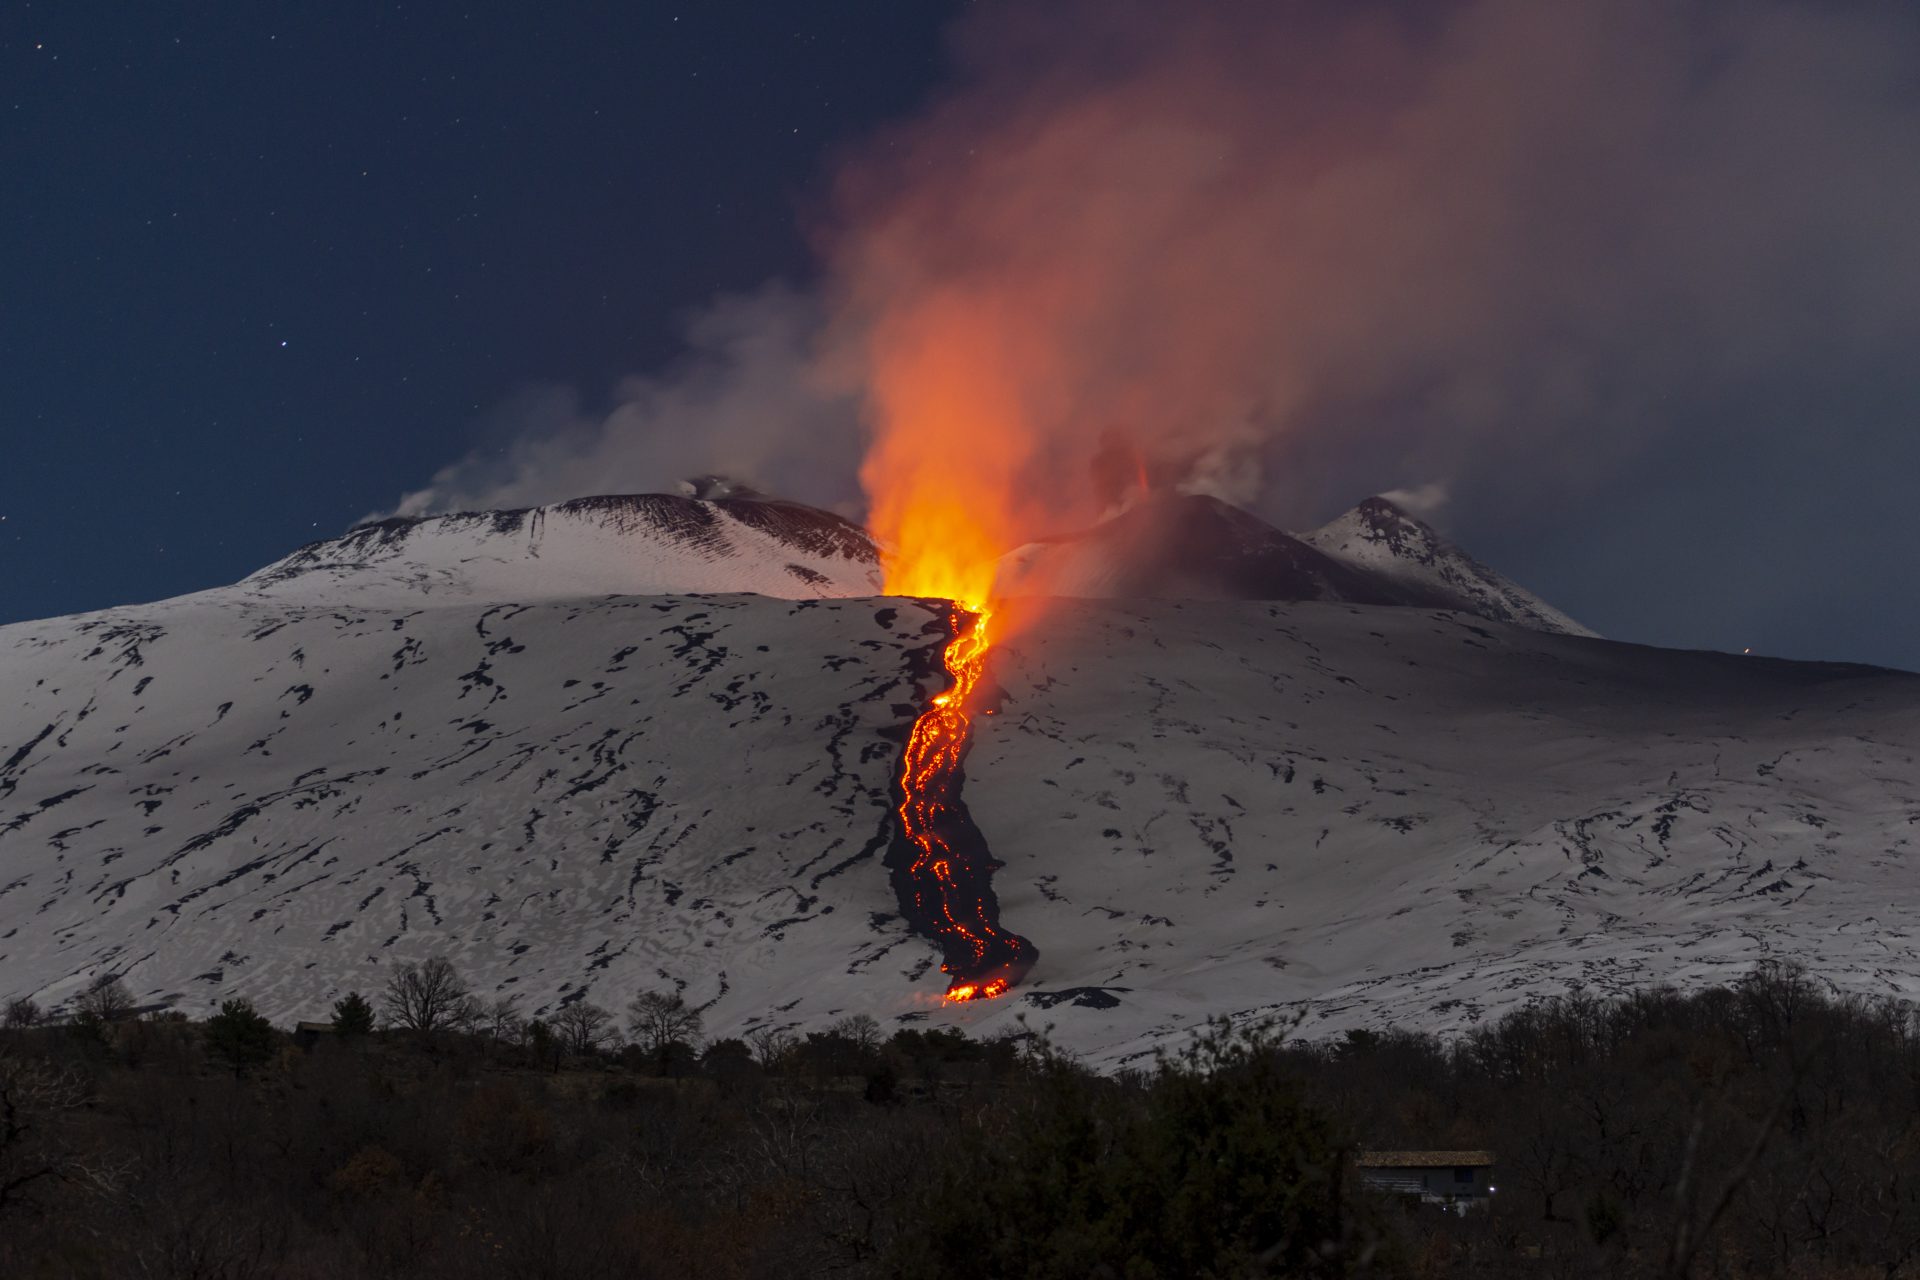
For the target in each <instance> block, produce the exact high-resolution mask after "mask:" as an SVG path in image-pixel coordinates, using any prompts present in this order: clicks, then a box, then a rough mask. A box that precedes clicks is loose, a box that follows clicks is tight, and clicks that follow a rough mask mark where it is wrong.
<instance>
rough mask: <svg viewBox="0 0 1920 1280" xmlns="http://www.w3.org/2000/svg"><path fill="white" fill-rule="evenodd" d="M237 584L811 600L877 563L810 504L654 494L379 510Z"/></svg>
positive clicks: (359, 590) (331, 593) (548, 596)
mask: <svg viewBox="0 0 1920 1280" xmlns="http://www.w3.org/2000/svg"><path fill="white" fill-rule="evenodd" d="M238 589H239V591H241V592H242V593H243V594H245V595H246V596H248V597H250V598H253V599H258V600H263V601H267V600H271V601H278V602H286V603H294V602H306V603H314V602H329V601H341V600H347V599H351V600H353V601H355V602H356V603H359V604H361V605H367V606H373V605H379V606H384V607H399V608H404V607H407V606H410V605H419V604H422V603H426V602H428V601H432V602H433V603H445V602H449V601H453V600H522V601H525V600H552V599H564V598H569V597H576V596H589V595H610V594H630V595H631V594H653V593H664V592H694V591H752V592H758V593H759V594H762V595H771V596H788V597H794V598H801V599H805V598H812V597H819V596H850V595H871V594H873V593H874V592H876V591H878V590H879V589H880V565H879V556H878V553H877V552H876V551H875V549H874V545H873V541H872V539H870V538H869V537H868V536H867V534H866V531H865V530H863V529H861V528H860V527H859V526H858V525H855V524H853V523H851V522H849V521H847V520H844V519H842V518H841V517H839V516H837V515H834V514H833V513H831V512H828V511H822V510H820V509H818V508H817V507H808V506H803V505H801V504H800V503H797V502H782V501H778V500H775V499H771V498H763V497H760V496H758V495H754V494H748V495H746V496H733V497H718V498H711V499H701V498H692V497H681V496H679V495H675V494H662V493H650V494H630V495H622V496H614V497H601V498H578V499H575V500H574V501H572V502H563V503H560V504H558V505H556V506H551V507H532V508H528V509H524V510H519V511H480V512H468V513H465V514H461V515H450V516H428V517H425V518H405V517H399V518H395V519H390V520H379V521H375V522H373V523H371V524H363V525H360V526H358V527H356V528H354V529H352V530H350V531H349V532H348V533H347V534H346V535H344V536H343V537H339V538H330V539H328V540H326V541H324V542H316V543H313V544H312V545H310V546H306V547H302V548H301V549H300V550H298V551H296V552H294V553H293V554H292V555H290V556H288V557H287V558H286V559H284V560H281V561H279V562H277V563H275V564H271V565H269V566H267V567H266V568H265V569H262V570H260V572H258V573H256V574H254V575H252V576H251V577H249V578H247V579H246V580H244V581H243V582H241V583H240V584H239V588H238Z"/></svg>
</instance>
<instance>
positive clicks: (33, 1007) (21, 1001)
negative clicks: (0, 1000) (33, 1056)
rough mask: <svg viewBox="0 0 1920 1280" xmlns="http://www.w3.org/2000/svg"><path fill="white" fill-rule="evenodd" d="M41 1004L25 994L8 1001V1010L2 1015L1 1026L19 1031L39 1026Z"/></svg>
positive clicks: (0, 1017)
mask: <svg viewBox="0 0 1920 1280" xmlns="http://www.w3.org/2000/svg"><path fill="white" fill-rule="evenodd" d="M39 1023H40V1006H39V1005H37V1004H35V1003H34V1002H33V1001H31V1000H29V999H27V997H25V996H20V997H18V998H16V999H13V1000H9V1001H7V1011H6V1013H5V1014H4V1015H0V1027H5V1028H6V1029H7V1030H9V1031H19V1030H21V1029H23V1028H26V1027H32V1026H38V1025H39Z"/></svg>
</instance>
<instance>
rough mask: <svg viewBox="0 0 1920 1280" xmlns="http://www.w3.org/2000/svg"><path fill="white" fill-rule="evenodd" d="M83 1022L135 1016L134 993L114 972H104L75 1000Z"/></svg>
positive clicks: (76, 1011)
mask: <svg viewBox="0 0 1920 1280" xmlns="http://www.w3.org/2000/svg"><path fill="white" fill-rule="evenodd" d="M74 1012H75V1013H76V1014H78V1015H79V1017H80V1019H81V1020H82V1021H83V1022H92V1023H109V1022H121V1021H124V1020H125V1019H127V1018H130V1017H132V1016H133V993H132V992H130V991H128V990H127V984H126V983H124V982H122V981H120V979H119V978H118V977H117V976H115V975H114V974H110V973H108V974H102V975H101V976H100V977H98V978H96V979H94V982H93V985H92V986H90V987H88V988H87V989H86V990H85V991H83V992H81V993H80V998H79V999H78V1000H76V1001H74Z"/></svg>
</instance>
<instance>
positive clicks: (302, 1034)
mask: <svg viewBox="0 0 1920 1280" xmlns="http://www.w3.org/2000/svg"><path fill="white" fill-rule="evenodd" d="M333 1034H334V1032H333V1024H332V1023H331V1022H296V1023H294V1024H293V1043H294V1044H295V1045H297V1046H299V1047H300V1048H302V1049H307V1050H311V1049H312V1048H313V1047H314V1046H315V1045H317V1044H319V1043H320V1041H321V1040H322V1039H323V1038H329V1037H331V1036H332V1035H333Z"/></svg>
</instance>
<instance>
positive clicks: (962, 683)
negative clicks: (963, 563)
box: [900, 605, 1034, 1002]
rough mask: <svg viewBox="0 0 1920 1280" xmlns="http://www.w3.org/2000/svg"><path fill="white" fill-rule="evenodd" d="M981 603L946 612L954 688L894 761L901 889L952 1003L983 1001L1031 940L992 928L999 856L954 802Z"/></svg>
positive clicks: (1026, 958) (968, 730) (983, 632)
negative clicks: (927, 938) (905, 852)
mask: <svg viewBox="0 0 1920 1280" xmlns="http://www.w3.org/2000/svg"><path fill="white" fill-rule="evenodd" d="M992 621H993V615H992V613H991V612H990V611H988V610H987V609H985V608H981V609H979V610H977V611H973V612H969V611H967V610H966V609H963V608H961V607H960V606H959V605H955V606H954V610H953V639H952V640H951V641H949V642H948V644H947V648H946V653H945V656H944V660H945V664H946V668H947V674H948V675H950V676H952V677H953V684H952V686H951V687H950V688H949V689H948V690H947V691H946V692H945V693H942V694H939V695H937V696H936V697H935V698H934V699H933V702H932V705H930V706H929V707H928V708H927V709H926V710H925V711H924V712H922V713H921V715H920V718H919V719H918V720H916V721H914V724H913V733H912V735H911V736H909V737H908V739H907V749H906V755H905V757H904V759H903V761H902V764H901V769H900V793H901V799H900V832H901V834H902V835H903V836H904V837H905V838H906V840H907V842H908V843H909V844H910V845H911V846H912V847H913V861H912V862H911V863H910V864H909V865H908V866H907V867H906V868H905V873H904V883H902V884H901V886H900V888H901V893H902V897H903V898H904V899H906V900H908V901H909V902H910V903H911V906H912V914H913V915H914V916H915V917H916V918H917V920H918V921H919V923H921V924H922V925H924V926H925V927H927V928H929V929H931V930H932V931H933V933H934V935H935V936H936V937H938V938H939V940H940V945H941V950H942V952H943V953H944V958H945V959H944V963H943V964H942V965H941V966H940V967H941V970H942V971H943V972H945V973H949V974H952V975H953V983H952V985H951V986H949V987H948V989H947V994H946V999H947V1000H948V1001H950V1002H958V1001H963V1000H990V999H992V998H993V997H995V996H997V995H1002V994H1004V993H1005V992H1006V991H1007V989H1008V988H1009V987H1011V986H1012V985H1013V984H1014V983H1015V982H1017V981H1019V979H1020V978H1021V976H1022V975H1024V974H1025V973H1026V971H1027V970H1028V969H1029V968H1031V967H1032V965H1033V959H1034V949H1033V944H1032V943H1030V942H1028V941H1027V940H1026V939H1025V938H1022V937H1020V936H1019V935H1017V934H1013V933H1008V932H1006V931H1005V930H1003V929H1001V928H1000V927H999V919H998V917H999V903H998V902H997V900H996V899H995V898H994V896H993V889H992V886H991V884H990V880H991V877H992V875H993V872H994V871H995V870H996V869H997V868H998V867H999V864H998V863H996V862H995V861H993V859H992V857H991V856H990V855H989V854H988V853H987V848H986V841H985V840H984V839H982V838H981V836H980V833H979V830H978V829H977V828H976V827H975V826H974V825H973V821H972V819H971V818H969V817H968V816H967V812H966V809H965V807H964V806H963V805H962V804H961V802H960V782H961V762H962V760H963V758H964V757H965V755H966V751H967V745H968V742H969V741H970V740H971V738H972V736H973V720H972V716H973V705H972V701H973V695H974V691H975V690H976V688H977V687H978V686H979V683H980V677H981V674H982V672H983V670H984V669H985V666H986V660H987V649H988V647H989V646H990V644H991V643H992V631H991V627H990V624H991V623H992Z"/></svg>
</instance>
